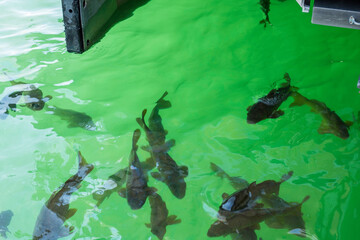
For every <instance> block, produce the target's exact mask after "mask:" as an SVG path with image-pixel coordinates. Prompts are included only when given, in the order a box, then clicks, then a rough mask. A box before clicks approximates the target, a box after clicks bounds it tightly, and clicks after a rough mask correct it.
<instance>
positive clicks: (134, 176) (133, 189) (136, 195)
mask: <svg viewBox="0 0 360 240" xmlns="http://www.w3.org/2000/svg"><path fill="white" fill-rule="evenodd" d="M140 135H141V132H140V130H139V129H136V130H135V131H134V134H133V140H132V149H131V152H130V157H129V168H128V171H127V172H128V173H127V179H126V189H121V190H120V191H119V194H120V196H122V197H126V199H127V202H128V204H129V206H130V208H131V209H133V210H136V209H140V208H141V207H142V206H143V205H144V204H145V202H146V199H147V197H148V196H149V195H151V194H153V193H154V192H156V189H155V188H149V187H148V185H147V181H148V178H147V175H146V173H144V171H143V169H142V167H141V164H140V160H139V157H138V155H137V153H136V152H137V149H138V146H137V142H138V141H139V138H140Z"/></svg>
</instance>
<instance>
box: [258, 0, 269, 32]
mask: <svg viewBox="0 0 360 240" xmlns="http://www.w3.org/2000/svg"><path fill="white" fill-rule="evenodd" d="M259 3H260V6H261V10H262V11H263V12H264V13H265V17H266V18H265V19H263V20H261V21H260V24H262V23H263V24H264V27H266V23H267V22H268V23H269V24H271V23H270V19H269V12H270V0H260V2H259Z"/></svg>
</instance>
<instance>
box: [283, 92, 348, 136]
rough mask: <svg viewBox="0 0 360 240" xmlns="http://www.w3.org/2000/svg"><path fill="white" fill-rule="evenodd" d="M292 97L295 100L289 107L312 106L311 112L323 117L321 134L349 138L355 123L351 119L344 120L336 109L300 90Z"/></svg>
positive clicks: (320, 128) (319, 129) (319, 131)
mask: <svg viewBox="0 0 360 240" xmlns="http://www.w3.org/2000/svg"><path fill="white" fill-rule="evenodd" d="M291 97H293V98H294V102H293V103H291V104H290V106H289V107H295V106H303V105H307V106H309V107H310V108H311V112H313V113H316V114H319V115H320V116H321V118H322V122H321V124H320V127H319V128H318V130H317V131H318V133H319V134H328V133H329V134H333V135H335V136H337V137H339V138H341V139H344V140H345V139H347V138H349V128H350V126H351V125H352V124H353V123H352V122H351V121H345V122H344V121H343V120H342V119H341V118H340V117H339V116H338V115H337V114H336V113H335V112H334V111H332V110H331V109H329V108H328V107H327V106H326V104H325V103H323V102H320V101H318V100H315V99H312V100H310V99H308V98H306V97H304V96H303V95H301V94H300V93H298V92H293V93H292V94H291Z"/></svg>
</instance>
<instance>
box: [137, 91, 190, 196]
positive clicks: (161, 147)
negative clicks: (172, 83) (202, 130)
mask: <svg viewBox="0 0 360 240" xmlns="http://www.w3.org/2000/svg"><path fill="white" fill-rule="evenodd" d="M167 94H168V93H167V92H165V93H164V94H163V95H162V97H161V98H160V99H159V100H158V101H157V102H156V106H155V107H154V109H153V111H152V112H151V114H150V117H149V126H147V125H146V123H145V115H146V112H147V110H146V109H144V110H143V112H142V117H141V118H137V119H136V121H137V122H138V124H139V125H140V126H141V127H142V128H143V129H144V131H145V133H146V137H147V141H148V142H149V146H146V147H143V148H142V149H143V150H146V151H148V152H149V153H150V154H151V157H152V159H153V160H154V161H155V162H156V166H157V169H158V172H151V173H150V174H151V176H152V177H153V178H155V179H156V180H159V181H161V182H164V183H165V184H166V185H167V186H168V187H169V189H170V191H171V192H172V194H173V195H174V196H175V197H177V198H178V199H182V198H184V196H185V193H186V182H185V180H184V178H185V177H187V176H188V167H186V166H178V165H177V164H176V162H175V161H174V159H173V158H172V157H171V156H170V155H169V154H168V151H169V150H170V148H171V147H173V146H174V145H175V140H173V139H171V140H169V141H166V142H165V138H166V135H167V131H166V130H164V127H163V125H162V119H161V117H160V115H159V110H160V109H165V108H169V107H170V106H171V103H170V102H169V101H166V100H164V97H165V96H166V95H167Z"/></svg>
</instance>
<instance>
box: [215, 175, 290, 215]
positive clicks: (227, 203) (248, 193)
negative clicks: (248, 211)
mask: <svg viewBox="0 0 360 240" xmlns="http://www.w3.org/2000/svg"><path fill="white" fill-rule="evenodd" d="M292 174H293V172H292V171H290V172H288V173H287V174H285V175H283V176H282V178H281V180H280V181H279V182H276V181H274V180H266V181H264V182H261V183H259V184H256V182H253V183H251V184H250V185H249V186H248V187H247V188H245V189H241V190H239V191H236V192H234V193H233V194H231V195H227V194H226V193H225V194H223V198H224V200H223V202H222V203H221V205H220V210H223V211H238V210H241V209H244V208H249V207H252V206H255V205H256V204H257V202H256V201H257V200H258V198H262V197H263V196H268V195H272V194H275V195H279V191H280V185H281V184H282V183H283V182H285V181H286V180H288V179H289V178H290V177H291V176H292Z"/></svg>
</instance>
